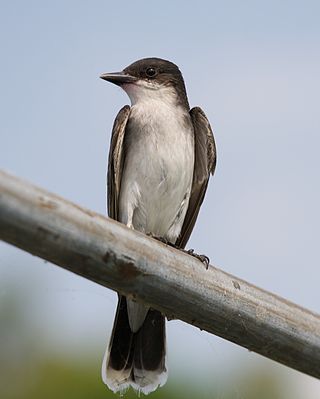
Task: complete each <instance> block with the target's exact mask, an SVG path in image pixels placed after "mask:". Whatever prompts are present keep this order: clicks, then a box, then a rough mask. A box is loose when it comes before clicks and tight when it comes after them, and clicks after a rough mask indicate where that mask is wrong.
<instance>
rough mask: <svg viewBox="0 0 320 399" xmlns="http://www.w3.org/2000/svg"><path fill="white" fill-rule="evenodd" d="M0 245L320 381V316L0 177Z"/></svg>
mask: <svg viewBox="0 0 320 399" xmlns="http://www.w3.org/2000/svg"><path fill="white" fill-rule="evenodd" d="M0 238H1V239H2V240H4V241H6V242H8V243H11V244H13V245H15V246H17V247H19V248H21V249H24V250H25V251H28V252H30V253H32V254H33V255H37V256H40V257H41V258H44V259H46V260H48V261H50V262H52V263H55V264H57V265H59V266H61V267H63V268H65V269H67V270H70V271H72V272H74V273H76V274H79V275H81V276H83V277H85V278H87V279H89V280H92V281H95V282H97V283H99V284H101V285H104V286H106V287H108V288H111V289H113V290H116V291H119V292H121V293H123V294H125V295H127V296H130V297H132V298H135V299H136V300H137V301H142V302H145V303H147V304H149V305H151V306H152V307H154V308H156V309H159V310H161V311H162V312H163V313H164V314H166V315H167V316H168V318H169V319H170V318H179V319H181V320H184V321H185V322H187V323H189V324H193V325H194V326H197V327H199V328H200V329H202V330H206V331H208V332H211V333H213V334H216V335H219V336H220V337H223V338H225V339H227V340H229V341H232V342H235V343H237V344H239V345H241V346H243V347H245V348H248V349H249V350H251V351H254V352H257V353H260V354H261V355H263V356H266V357H268V358H270V359H273V360H276V361H278V362H280V363H283V364H285V365H287V366H289V367H291V368H294V369H296V370H300V371H302V372H304V373H306V374H309V375H312V376H314V377H317V378H320V316H319V315H317V314H314V313H312V312H310V311H309V310H306V309H303V308H301V307H300V306H297V305H295V304H293V303H291V302H288V301H286V300H285V299H282V298H280V297H278V296H276V295H273V294H271V293H269V292H266V291H264V290H262V289H260V288H257V287H255V286H254V285H252V284H249V283H247V282H245V281H243V280H240V279H239V278H237V277H234V276H231V275H229V274H227V273H224V272H223V271H221V270H219V269H217V268H216V267H213V266H210V267H209V269H208V270H206V269H205V267H204V265H203V264H202V263H201V262H200V261H198V260H197V259H195V258H193V257H191V256H189V255H186V254H184V253H182V252H180V251H178V250H175V249H172V248H170V247H168V246H166V245H165V244H162V243H160V242H158V241H156V240H153V239H152V238H149V237H147V236H145V235H144V234H141V233H139V232H136V231H132V230H129V229H127V228H126V227H125V226H123V225H121V224H120V223H117V222H115V221H113V220H110V219H107V218H105V217H103V216H101V215H99V214H97V213H95V212H92V211H89V210H87V209H84V208H81V207H80V206H78V205H76V204H73V203H71V202H69V201H67V200H65V199H63V198H61V197H58V196H56V195H54V194H51V193H49V192H47V191H45V190H43V189H41V188H38V187H35V186H33V185H32V184H30V183H27V182H25V181H23V180H21V179H19V178H17V177H14V176H11V175H9V174H7V173H5V172H1V171H0ZM21 267H22V266H21Z"/></svg>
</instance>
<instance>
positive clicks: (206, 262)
mask: <svg viewBox="0 0 320 399" xmlns="http://www.w3.org/2000/svg"><path fill="white" fill-rule="evenodd" d="M147 236H149V237H152V238H154V239H155V240H158V241H160V242H162V243H163V244H166V245H169V246H170V247H172V248H175V249H178V250H179V251H182V252H184V253H185V254H188V255H191V256H193V257H194V258H196V259H198V260H200V262H202V263H203V264H204V265H205V267H206V269H207V270H208V268H209V265H210V259H209V258H208V256H206V255H202V254H201V255H200V254H197V253H196V252H194V249H183V248H180V247H179V246H178V245H176V244H173V243H172V242H170V241H168V240H167V239H166V238H163V237H158V236H155V235H153V234H151V233H147Z"/></svg>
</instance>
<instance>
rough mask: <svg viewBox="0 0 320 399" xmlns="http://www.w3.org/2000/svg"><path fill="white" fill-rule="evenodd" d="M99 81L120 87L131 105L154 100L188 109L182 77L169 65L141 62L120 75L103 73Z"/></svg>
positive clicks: (149, 60)
mask: <svg viewBox="0 0 320 399" xmlns="http://www.w3.org/2000/svg"><path fill="white" fill-rule="evenodd" d="M100 78H101V79H104V80H107V81H108V82H111V83H114V84H116V85H118V86H120V87H121V88H122V89H123V90H124V91H125V92H126V93H127V94H128V96H129V97H130V100H131V103H132V105H134V104H137V103H138V102H145V101H152V100H156V101H165V102H178V103H181V104H183V105H184V106H187V107H188V108H189V105H188V100H187V95H186V89H185V85H184V81H183V77H182V74H181V72H180V70H179V68H178V67H177V66H176V65H175V64H174V63H172V62H170V61H166V60H162V59H161V58H144V59H142V60H139V61H136V62H134V63H133V64H131V65H129V66H128V67H126V68H125V69H124V70H123V71H121V72H112V73H104V74H102V75H101V76H100Z"/></svg>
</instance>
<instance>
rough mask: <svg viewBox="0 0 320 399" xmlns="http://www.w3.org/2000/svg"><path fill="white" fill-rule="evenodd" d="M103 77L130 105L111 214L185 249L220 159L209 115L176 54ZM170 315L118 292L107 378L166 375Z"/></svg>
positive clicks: (117, 145)
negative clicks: (194, 98) (196, 101)
mask: <svg viewBox="0 0 320 399" xmlns="http://www.w3.org/2000/svg"><path fill="white" fill-rule="evenodd" d="M100 78H101V79H103V80H106V81H108V82H111V83H113V84H115V85H117V86H119V87H120V88H122V89H123V90H124V91H125V92H126V93H127V95H128V97H129V99H130V101H131V106H129V105H125V106H124V107H123V108H122V109H121V110H120V111H119V113H118V115H117V116H116V119H115V121H114V125H113V129H112V135H111V143H110V150H109V159H108V171H107V208H108V216H109V217H110V218H112V219H114V220H117V221H118V222H120V223H123V224H125V225H126V226H127V227H128V228H130V229H134V230H138V231H140V232H143V233H145V234H147V235H150V236H152V237H154V238H156V239H159V240H161V241H164V242H166V243H167V244H170V245H172V246H175V247H176V248H180V249H181V250H183V249H184V248H185V246H186V244H187V241H188V239H189V237H190V235H191V232H192V230H193V227H194V224H195V222H196V219H197V216H198V213H199V210H200V206H201V204H202V202H203V199H204V196H205V193H206V190H207V186H208V181H209V178H210V175H213V174H214V171H215V166H216V146H215V140H214V136H213V132H212V129H211V126H210V123H209V121H208V119H207V117H206V115H205V113H204V112H203V111H202V109H201V108H200V107H194V108H192V109H190V106H189V101H188V97H187V92H186V87H185V83H184V79H183V76H182V73H181V72H180V69H179V68H178V66H177V65H175V64H174V63H173V62H170V61H167V60H164V59H161V58H155V57H153V58H144V59H141V60H138V61H136V62H134V63H132V64H130V65H129V66H128V67H126V68H125V69H123V70H122V71H121V72H112V73H104V74H102V75H101V76H100ZM167 376H168V372H167V360H166V328H165V316H164V315H163V314H161V313H160V312H159V311H158V310H155V309H152V308H149V307H147V306H146V305H144V304H142V303H138V302H135V301H134V300H132V299H130V298H127V297H125V296H123V295H121V294H118V306H117V310H116V315H115V320H114V325H113V330H112V333H111V338H110V343H109V346H108V348H107V350H106V352H105V356H104V359H103V364H102V379H103V382H104V383H105V384H106V385H107V386H108V387H109V389H111V390H112V391H113V392H120V393H124V392H125V391H126V390H127V389H128V388H129V387H130V386H131V387H132V388H133V389H134V390H135V391H137V392H138V393H140V392H142V393H143V394H149V393H150V392H153V391H155V390H156V389H157V388H158V387H161V386H163V385H164V384H165V383H166V381H167Z"/></svg>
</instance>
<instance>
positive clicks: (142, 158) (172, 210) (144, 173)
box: [120, 131, 194, 242]
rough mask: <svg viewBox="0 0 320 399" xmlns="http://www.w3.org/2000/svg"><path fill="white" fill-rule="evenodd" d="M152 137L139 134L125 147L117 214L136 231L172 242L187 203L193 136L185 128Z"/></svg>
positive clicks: (191, 169) (191, 173) (178, 229)
mask: <svg viewBox="0 0 320 399" xmlns="http://www.w3.org/2000/svg"><path fill="white" fill-rule="evenodd" d="M149 133H150V132H149ZM154 136H155V137H154ZM154 136H152V132H151V134H149V135H144V136H143V135H142V136H140V137H139V138H138V139H137V138H136V140H134V141H133V140H132V141H131V143H130V146H129V147H128V151H127V154H126V162H125V167H124V175H123V179H122V183H121V194H120V217H121V221H122V222H123V223H126V224H128V225H131V226H132V227H133V228H134V229H136V230H139V231H143V232H145V233H147V234H152V235H154V236H158V237H162V238H165V239H167V240H169V241H171V242H175V240H176V238H177V237H178V235H179V234H180V230H181V227H182V224H183V220H184V217H185V213H186V211H187V207H188V203H189V196H190V190H191V184H192V177H193V168H194V144H193V135H192V133H191V132H190V131H187V132H179V133H176V134H172V132H171V134H170V135H169V134H168V135H166V134H164V133H163V132H162V133H161V134H158V133H154ZM172 136H176V137H174V138H173V137H172Z"/></svg>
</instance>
